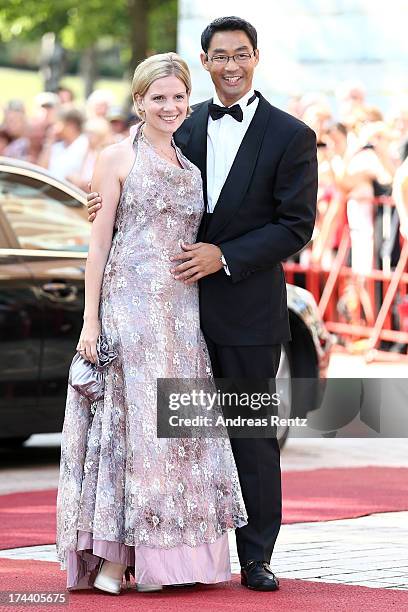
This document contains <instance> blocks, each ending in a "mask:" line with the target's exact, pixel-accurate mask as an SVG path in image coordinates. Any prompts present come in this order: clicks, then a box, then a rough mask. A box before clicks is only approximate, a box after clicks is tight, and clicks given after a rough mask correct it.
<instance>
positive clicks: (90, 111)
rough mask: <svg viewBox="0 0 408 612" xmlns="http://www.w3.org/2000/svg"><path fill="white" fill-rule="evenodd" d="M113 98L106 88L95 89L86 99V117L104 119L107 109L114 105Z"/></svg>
mask: <svg viewBox="0 0 408 612" xmlns="http://www.w3.org/2000/svg"><path fill="white" fill-rule="evenodd" d="M114 103H115V99H114V96H113V95H112V93H111V92H110V91H109V90H107V89H95V91H93V92H92V93H91V95H90V96H89V97H88V99H87V101H86V116H87V118H88V119H92V118H93V117H102V118H103V119H106V117H107V115H108V112H109V109H110V108H111V107H112V106H113V105H114Z"/></svg>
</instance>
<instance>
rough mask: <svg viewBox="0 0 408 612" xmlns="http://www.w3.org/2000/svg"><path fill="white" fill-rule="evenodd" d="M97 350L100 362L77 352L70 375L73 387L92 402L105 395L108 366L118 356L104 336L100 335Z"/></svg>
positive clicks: (69, 380)
mask: <svg viewBox="0 0 408 612" xmlns="http://www.w3.org/2000/svg"><path fill="white" fill-rule="evenodd" d="M96 352H97V355H98V363H91V362H90V361H87V360H86V359H84V358H83V357H81V355H80V354H79V353H75V356H74V358H73V360H72V363H71V367H70V369H69V375H68V383H69V384H70V385H71V387H73V388H74V389H75V390H76V391H78V393H79V394H80V395H83V396H84V397H86V398H87V399H88V400H89V401H90V402H97V401H98V400H100V399H101V398H102V397H103V392H104V388H105V371H106V368H107V366H108V365H109V364H110V363H112V361H113V360H114V359H116V357H117V356H118V355H117V353H116V351H115V350H114V349H113V348H112V347H111V346H109V343H108V341H107V339H106V338H105V337H104V336H99V338H98V341H97V343H96Z"/></svg>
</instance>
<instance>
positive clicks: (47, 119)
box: [34, 91, 60, 128]
mask: <svg viewBox="0 0 408 612" xmlns="http://www.w3.org/2000/svg"><path fill="white" fill-rule="evenodd" d="M34 104H35V111H34V118H35V119H36V120H38V121H42V122H43V123H44V124H45V126H46V127H47V128H50V127H51V126H52V125H54V123H55V122H56V120H57V117H58V113H59V110H60V100H59V97H58V96H57V94H55V93H53V92H51V91H43V92H41V93H39V94H38V95H37V96H36V97H35V98H34Z"/></svg>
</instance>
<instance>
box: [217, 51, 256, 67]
mask: <svg viewBox="0 0 408 612" xmlns="http://www.w3.org/2000/svg"><path fill="white" fill-rule="evenodd" d="M206 55H207V60H209V61H210V62H213V64H225V65H226V64H228V62H229V61H230V59H233V60H234V62H235V63H236V64H247V63H248V62H249V60H250V59H251V57H252V56H253V55H255V51H252V52H251V53H236V54H235V55H213V56H212V57H209V56H208V53H207V54H206Z"/></svg>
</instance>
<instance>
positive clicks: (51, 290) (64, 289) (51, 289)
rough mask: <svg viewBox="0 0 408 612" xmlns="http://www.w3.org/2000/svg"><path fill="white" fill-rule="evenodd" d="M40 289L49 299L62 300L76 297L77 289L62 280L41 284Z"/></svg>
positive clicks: (70, 299) (71, 299) (65, 300)
mask: <svg viewBox="0 0 408 612" xmlns="http://www.w3.org/2000/svg"><path fill="white" fill-rule="evenodd" d="M42 290H43V291H44V292H45V293H46V294H47V295H48V296H49V298H50V299H53V300H56V301H63V302H72V301H73V300H75V299H76V298H77V295H78V289H77V288H76V287H74V285H68V284H67V283H64V282H62V281H51V282H49V283H44V285H42Z"/></svg>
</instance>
